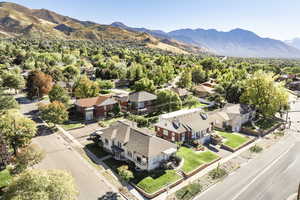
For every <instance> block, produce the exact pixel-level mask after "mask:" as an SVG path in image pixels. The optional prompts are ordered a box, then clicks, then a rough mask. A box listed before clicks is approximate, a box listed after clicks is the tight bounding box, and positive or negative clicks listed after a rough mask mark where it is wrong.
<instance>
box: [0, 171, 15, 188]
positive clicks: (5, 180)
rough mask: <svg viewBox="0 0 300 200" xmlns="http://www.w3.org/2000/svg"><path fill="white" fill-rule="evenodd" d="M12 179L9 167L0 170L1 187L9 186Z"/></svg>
mask: <svg viewBox="0 0 300 200" xmlns="http://www.w3.org/2000/svg"><path fill="white" fill-rule="evenodd" d="M11 179H12V177H11V175H10V173H9V171H8V170H7V169H5V170H2V171H0V188H3V187H6V186H8V185H9V184H10V182H11Z"/></svg>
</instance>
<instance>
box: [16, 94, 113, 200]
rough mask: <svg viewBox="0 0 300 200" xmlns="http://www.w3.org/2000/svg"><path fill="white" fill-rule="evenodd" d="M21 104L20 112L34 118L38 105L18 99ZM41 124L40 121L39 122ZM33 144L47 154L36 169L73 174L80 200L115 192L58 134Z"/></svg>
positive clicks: (39, 137)
mask: <svg viewBox="0 0 300 200" xmlns="http://www.w3.org/2000/svg"><path fill="white" fill-rule="evenodd" d="M17 99H18V100H19V102H21V104H20V105H21V107H20V110H21V112H22V113H23V114H25V115H27V117H31V118H34V114H35V113H36V111H35V110H36V109H37V105H36V103H34V102H30V101H28V100H26V98H17ZM37 122H38V124H39V121H37ZM33 143H36V144H38V145H39V146H40V147H41V148H42V149H44V151H45V152H46V156H45V158H44V160H43V161H42V162H41V163H40V164H38V165H37V166H36V167H37V168H39V169H60V170H66V171H68V172H70V173H71V174H72V176H73V177H74V179H75V182H76V185H77V188H78V190H79V197H78V199H79V200H97V199H98V198H99V197H101V196H102V195H104V194H105V193H107V192H112V191H113V190H112V189H111V188H110V187H109V186H108V184H106V183H105V182H104V181H103V177H101V176H99V174H98V173H97V172H96V171H95V169H94V168H93V167H92V166H91V165H90V164H89V163H88V162H87V161H86V160H84V159H83V158H82V157H81V156H80V155H79V154H78V153H77V152H76V151H75V150H73V149H72V147H71V146H70V144H69V143H68V142H67V141H65V140H64V139H63V138H62V137H61V136H60V135H59V134H58V133H52V134H48V135H42V136H38V137H35V138H34V139H33Z"/></svg>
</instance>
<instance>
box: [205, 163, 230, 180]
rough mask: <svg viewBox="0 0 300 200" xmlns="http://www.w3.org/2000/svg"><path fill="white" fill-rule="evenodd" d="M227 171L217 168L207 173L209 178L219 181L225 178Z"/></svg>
mask: <svg viewBox="0 0 300 200" xmlns="http://www.w3.org/2000/svg"><path fill="white" fill-rule="evenodd" d="M227 174H228V173H227V171H226V170H225V169H223V168H220V166H218V167H217V168H216V169H213V170H212V171H210V172H209V176H210V177H211V178H212V179H221V178H223V177H224V176H227Z"/></svg>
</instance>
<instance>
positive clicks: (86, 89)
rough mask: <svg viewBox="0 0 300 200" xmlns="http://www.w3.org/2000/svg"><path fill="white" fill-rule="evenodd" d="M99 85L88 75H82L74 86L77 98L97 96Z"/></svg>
mask: <svg viewBox="0 0 300 200" xmlns="http://www.w3.org/2000/svg"><path fill="white" fill-rule="evenodd" d="M99 91H100V89H99V86H98V84H97V83H96V82H93V81H91V80H90V79H89V78H88V77H86V76H82V77H81V78H80V79H79V80H78V82H77V83H76V85H75V87H74V95H75V96H76V97H77V98H88V97H96V96H98V95H99Z"/></svg>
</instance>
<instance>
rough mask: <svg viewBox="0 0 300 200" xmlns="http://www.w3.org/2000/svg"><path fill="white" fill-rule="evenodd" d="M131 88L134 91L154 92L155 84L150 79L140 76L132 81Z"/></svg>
mask: <svg viewBox="0 0 300 200" xmlns="http://www.w3.org/2000/svg"><path fill="white" fill-rule="evenodd" d="M133 89H134V90H135V91H137V92H138V91H147V92H154V91H155V89H156V88H155V86H154V82H153V81H152V80H149V79H148V78H142V79H140V80H138V81H136V82H135V83H134V86H133Z"/></svg>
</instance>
